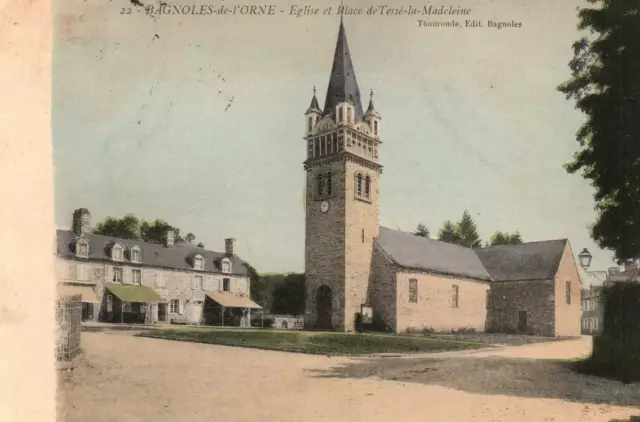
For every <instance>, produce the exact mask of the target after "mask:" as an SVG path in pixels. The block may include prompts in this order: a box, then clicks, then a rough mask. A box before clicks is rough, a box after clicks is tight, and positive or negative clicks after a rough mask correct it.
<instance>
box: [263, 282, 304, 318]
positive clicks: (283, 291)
mask: <svg viewBox="0 0 640 422" xmlns="http://www.w3.org/2000/svg"><path fill="white" fill-rule="evenodd" d="M306 294H307V293H306V288H305V275H304V274H295V273H292V274H287V275H286V276H285V277H284V280H283V281H281V282H280V283H278V284H276V285H275V286H274V288H273V293H272V295H273V302H272V305H271V311H272V312H273V313H275V314H287V315H301V314H303V313H304V307H305V300H306Z"/></svg>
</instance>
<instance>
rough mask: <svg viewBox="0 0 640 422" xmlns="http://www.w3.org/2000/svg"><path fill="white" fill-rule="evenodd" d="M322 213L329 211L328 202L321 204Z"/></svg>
mask: <svg viewBox="0 0 640 422" xmlns="http://www.w3.org/2000/svg"><path fill="white" fill-rule="evenodd" d="M320 211H322V212H327V211H329V202H328V201H322V202H321V203H320Z"/></svg>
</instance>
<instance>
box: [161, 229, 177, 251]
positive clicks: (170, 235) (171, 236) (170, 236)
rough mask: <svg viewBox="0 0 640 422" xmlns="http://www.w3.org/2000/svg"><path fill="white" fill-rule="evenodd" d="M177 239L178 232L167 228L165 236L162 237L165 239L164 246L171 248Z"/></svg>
mask: <svg viewBox="0 0 640 422" xmlns="http://www.w3.org/2000/svg"><path fill="white" fill-rule="evenodd" d="M175 239H176V234H175V232H174V231H173V229H167V230H165V232H164V237H163V238H162V240H163V241H164V246H165V247H167V248H171V247H173V242H174V241H175Z"/></svg>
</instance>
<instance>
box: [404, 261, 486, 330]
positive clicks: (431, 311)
mask: <svg viewBox="0 0 640 422" xmlns="http://www.w3.org/2000/svg"><path fill="white" fill-rule="evenodd" d="M396 278H397V325H396V332H404V331H406V330H423V329H425V328H426V329H433V330H434V331H436V332H448V331H452V330H461V329H464V330H474V331H476V332H482V331H484V328H485V321H486V314H487V291H488V290H489V283H487V282H484V281H479V280H473V279H468V278H457V277H453V276H446V275H437V274H431V273H428V272H421V271H411V270H404V269H400V270H399V271H398V273H397V276H396ZM412 279H413V280H417V286H418V290H417V292H418V293H417V302H411V301H410V300H409V280H412ZM454 286H457V287H458V289H457V290H458V303H457V306H456V305H455V302H454Z"/></svg>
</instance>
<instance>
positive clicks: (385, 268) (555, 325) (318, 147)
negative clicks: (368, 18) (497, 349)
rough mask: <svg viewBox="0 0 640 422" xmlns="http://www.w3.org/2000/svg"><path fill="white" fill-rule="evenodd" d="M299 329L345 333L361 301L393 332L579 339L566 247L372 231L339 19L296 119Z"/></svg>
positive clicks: (372, 167)
mask: <svg viewBox="0 0 640 422" xmlns="http://www.w3.org/2000/svg"><path fill="white" fill-rule="evenodd" d="M305 119H306V120H305V137H304V139H305V141H306V143H307V159H306V161H305V162H304V169H305V172H306V192H307V193H306V195H307V196H306V238H305V272H306V282H307V289H308V290H307V300H306V309H305V324H306V326H307V327H308V328H315V329H322V330H337V331H353V330H354V328H355V323H356V319H357V316H358V314H359V313H360V312H361V309H362V308H361V307H362V305H365V304H366V305H369V306H372V307H373V312H374V315H375V317H378V318H379V319H380V320H381V321H383V322H384V324H386V325H387V326H388V327H389V328H390V329H391V330H393V331H394V332H403V331H408V330H425V329H431V330H435V331H452V330H474V331H485V330H490V331H503V332H522V333H530V334H539V335H548V336H573V335H576V336H577V335H580V279H579V276H578V271H577V266H576V262H575V259H574V257H573V254H572V252H571V248H570V246H569V242H568V241H567V240H566V239H564V240H558V241H545V242H532V243H527V244H523V245H506V246H500V247H494V248H480V249H470V248H465V247H463V246H459V245H454V244H450V243H446V242H442V241H438V240H432V239H428V238H423V237H418V236H414V235H413V234H411V233H404V232H401V231H398V230H392V229H388V228H385V227H380V226H379V221H378V210H379V198H380V188H379V181H380V175H381V174H382V165H381V164H380V145H381V143H382V141H381V136H380V121H381V118H380V114H379V113H378V112H377V111H376V109H375V107H374V104H373V93H371V98H370V100H369V106H368V108H367V110H366V111H363V108H362V104H361V97H360V90H359V87H358V83H357V80H356V75H355V70H354V66H353V62H352V58H351V54H350V52H349V47H348V44H347V38H346V32H345V28H344V25H343V23H342V22H341V23H340V27H339V31H338V41H337V44H336V49H335V54H334V58H333V66H332V68H331V73H330V76H329V86H328V89H327V94H326V98H325V103H324V108H320V106H319V103H318V99H317V98H316V95H315V89H314V94H313V97H312V100H311V104H310V106H309V108H308V109H307V111H306V113H305Z"/></svg>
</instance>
